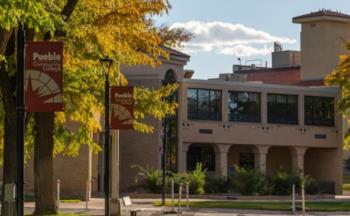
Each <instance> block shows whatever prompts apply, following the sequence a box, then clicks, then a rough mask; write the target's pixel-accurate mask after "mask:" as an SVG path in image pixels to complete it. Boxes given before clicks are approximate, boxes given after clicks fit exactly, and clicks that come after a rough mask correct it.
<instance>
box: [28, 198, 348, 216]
mask: <svg viewBox="0 0 350 216" xmlns="http://www.w3.org/2000/svg"><path fill="white" fill-rule="evenodd" d="M157 200H159V199H133V200H132V202H133V203H134V204H135V206H137V207H138V208H143V209H145V211H143V212H140V213H138V214H137V215H139V216H157V215H159V216H160V215H168V216H175V215H176V214H163V213H162V212H163V210H162V208H161V207H154V206H152V204H153V203H154V202H155V201H157ZM33 210H34V203H32V202H30V203H25V213H26V214H30V213H32V212H33ZM168 210H169V209H168ZM182 210H183V211H184V212H183V214H182V215H183V216H216V215H217V216H268V215H271V216H277V215H280V216H287V215H292V213H291V212H281V211H261V210H240V209H205V208H200V209H195V208H190V209H189V211H185V210H186V209H185V208H182ZM59 211H60V212H61V213H75V214H81V215H104V200H103V199H100V198H94V199H92V200H91V201H90V202H89V203H88V209H86V203H85V202H78V203H60V206H59ZM124 215H125V216H126V215H128V214H127V212H125V211H123V216H124ZM297 215H298V214H297ZM306 215H329V216H330V215H331V216H343V215H344V216H345V215H350V212H325V213H313V212H312V213H307V214H306Z"/></svg>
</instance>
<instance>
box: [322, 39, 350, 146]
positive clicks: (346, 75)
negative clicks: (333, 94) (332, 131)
mask: <svg viewBox="0 0 350 216" xmlns="http://www.w3.org/2000/svg"><path fill="white" fill-rule="evenodd" d="M345 46H346V49H347V53H346V54H344V55H341V56H340V57H339V58H340V59H339V63H338V66H337V68H336V69H335V70H334V71H332V73H331V74H329V75H328V76H327V77H326V79H325V83H326V84H327V85H329V86H339V88H340V92H341V95H340V98H339V100H338V103H337V108H338V111H340V112H341V113H342V114H343V116H344V118H345V119H346V120H347V123H348V125H349V126H350V118H349V116H350V44H349V43H348V44H345ZM344 148H345V149H349V148H350V128H349V129H348V130H347V131H346V133H345V137H344Z"/></svg>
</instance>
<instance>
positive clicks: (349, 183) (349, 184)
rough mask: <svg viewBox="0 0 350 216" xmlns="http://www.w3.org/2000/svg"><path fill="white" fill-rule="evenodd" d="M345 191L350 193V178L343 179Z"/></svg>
mask: <svg viewBox="0 0 350 216" xmlns="http://www.w3.org/2000/svg"><path fill="white" fill-rule="evenodd" d="M343 190H344V191H350V176H345V175H344V178H343Z"/></svg>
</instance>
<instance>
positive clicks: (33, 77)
mask: <svg viewBox="0 0 350 216" xmlns="http://www.w3.org/2000/svg"><path fill="white" fill-rule="evenodd" d="M62 67H63V43H62V42H27V43H26V46H25V77H26V80H25V92H26V94H25V102H26V111H27V112H56V111H63V94H62V86H63V76H62Z"/></svg>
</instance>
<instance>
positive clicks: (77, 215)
mask: <svg viewBox="0 0 350 216" xmlns="http://www.w3.org/2000/svg"><path fill="white" fill-rule="evenodd" d="M26 216H35V215H26ZM45 216H84V215H83V214H69V213H58V214H50V215H45Z"/></svg>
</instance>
